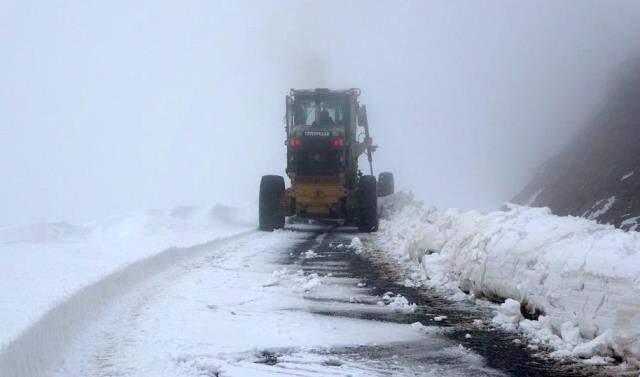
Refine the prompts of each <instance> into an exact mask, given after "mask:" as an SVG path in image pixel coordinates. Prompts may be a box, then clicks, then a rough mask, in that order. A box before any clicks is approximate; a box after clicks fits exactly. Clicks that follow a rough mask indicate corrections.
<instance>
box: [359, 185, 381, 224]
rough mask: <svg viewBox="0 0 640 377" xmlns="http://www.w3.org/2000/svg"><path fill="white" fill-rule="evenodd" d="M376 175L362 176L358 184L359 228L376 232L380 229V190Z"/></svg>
mask: <svg viewBox="0 0 640 377" xmlns="http://www.w3.org/2000/svg"><path fill="white" fill-rule="evenodd" d="M376 186H377V185H376V177H374V176H372V175H365V176H362V177H360V183H359V185H358V207H359V208H358V212H359V216H358V217H359V218H358V220H359V222H358V230H360V231H361V232H367V233H370V232H375V231H376V230H378V190H377V187H376Z"/></svg>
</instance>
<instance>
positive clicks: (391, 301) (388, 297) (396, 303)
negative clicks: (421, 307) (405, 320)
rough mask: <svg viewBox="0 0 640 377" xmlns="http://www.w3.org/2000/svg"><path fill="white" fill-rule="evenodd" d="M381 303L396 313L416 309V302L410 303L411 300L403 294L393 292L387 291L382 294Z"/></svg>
mask: <svg viewBox="0 0 640 377" xmlns="http://www.w3.org/2000/svg"><path fill="white" fill-rule="evenodd" d="M379 304H380V305H387V306H388V307H389V308H391V310H393V311H394V312H396V313H405V314H408V313H413V312H415V311H416V304H409V300H407V298H406V297H404V296H402V295H399V294H398V295H394V294H393V292H387V293H385V294H384V295H383V296H382V301H380V302H379Z"/></svg>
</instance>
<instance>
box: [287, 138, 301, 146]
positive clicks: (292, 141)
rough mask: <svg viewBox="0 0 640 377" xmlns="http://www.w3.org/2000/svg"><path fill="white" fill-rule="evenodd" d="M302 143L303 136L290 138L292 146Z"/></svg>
mask: <svg viewBox="0 0 640 377" xmlns="http://www.w3.org/2000/svg"><path fill="white" fill-rule="evenodd" d="M301 145H302V138H299V137H296V138H293V139H289V146H290V147H299V146H301Z"/></svg>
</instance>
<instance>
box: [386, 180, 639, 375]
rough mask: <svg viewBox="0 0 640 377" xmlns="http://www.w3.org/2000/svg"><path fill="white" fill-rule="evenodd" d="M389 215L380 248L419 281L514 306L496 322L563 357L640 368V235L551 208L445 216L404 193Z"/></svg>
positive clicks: (390, 204)
mask: <svg viewBox="0 0 640 377" xmlns="http://www.w3.org/2000/svg"><path fill="white" fill-rule="evenodd" d="M381 211H382V216H383V217H384V218H383V219H382V220H381V224H380V231H379V233H378V236H377V242H378V245H379V246H380V247H381V248H382V249H383V250H385V251H387V252H388V253H389V254H390V255H391V256H392V257H394V258H395V259H396V260H397V261H399V262H401V263H403V264H405V265H406V266H408V267H409V268H413V269H414V271H419V274H418V273H413V274H412V275H413V277H414V279H420V280H422V283H423V284H425V285H427V286H430V287H433V288H436V289H439V290H440V291H441V292H445V293H446V294H448V295H451V296H452V297H456V296H457V297H459V296H460V295H461V294H462V293H461V292H460V291H463V292H465V293H469V294H471V295H473V296H476V297H486V298H489V299H492V300H493V299H496V300H505V299H508V300H507V301H506V302H505V304H503V305H502V307H501V308H499V314H498V315H497V316H496V318H494V322H496V323H498V324H500V325H503V326H506V327H509V328H511V329H514V330H516V329H519V330H521V331H523V332H525V333H527V334H528V335H530V336H532V337H534V338H537V340H539V341H541V343H545V344H548V345H550V346H551V347H553V348H554V349H556V350H557V351H556V352H554V354H555V356H559V357H565V356H574V357H579V358H591V357H594V356H596V357H598V356H617V357H622V358H624V359H626V360H628V361H631V362H636V363H637V360H638V359H639V358H640V325H638V324H639V323H640V233H638V232H625V231H622V230H618V229H615V228H614V227H613V226H608V225H601V224H597V223H596V222H595V221H590V220H587V219H584V218H578V217H570V216H567V217H561V216H555V215H552V214H551V212H550V211H549V209H547V208H529V207H520V206H509V208H508V209H507V210H505V211H496V212H490V213H486V214H482V213H480V212H476V211H470V212H460V211H458V210H446V211H439V210H437V209H436V208H434V207H429V206H425V205H423V204H422V203H418V202H415V201H414V200H413V198H412V197H411V196H410V195H407V194H403V193H399V194H396V195H394V196H391V197H389V198H385V199H383V200H382V201H381ZM418 275H421V277H418ZM514 300H515V301H516V302H517V303H515V304H516V305H517V304H518V303H519V304H520V307H521V313H518V312H517V310H516V312H515V313H513V306H514ZM536 311H537V313H536ZM527 313H532V316H533V317H537V320H531V319H532V316H527V317H528V318H529V319H525V318H524V317H523V316H522V314H527ZM540 313H541V315H540V316H539V317H538V316H537V315H536V314H540Z"/></svg>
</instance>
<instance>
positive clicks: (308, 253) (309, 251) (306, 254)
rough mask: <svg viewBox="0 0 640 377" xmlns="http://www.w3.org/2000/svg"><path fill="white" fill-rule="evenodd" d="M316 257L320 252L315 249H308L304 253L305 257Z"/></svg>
mask: <svg viewBox="0 0 640 377" xmlns="http://www.w3.org/2000/svg"><path fill="white" fill-rule="evenodd" d="M316 257H318V253H316V252H315V251H313V250H307V251H306V252H305V253H304V258H305V259H311V258H316Z"/></svg>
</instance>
